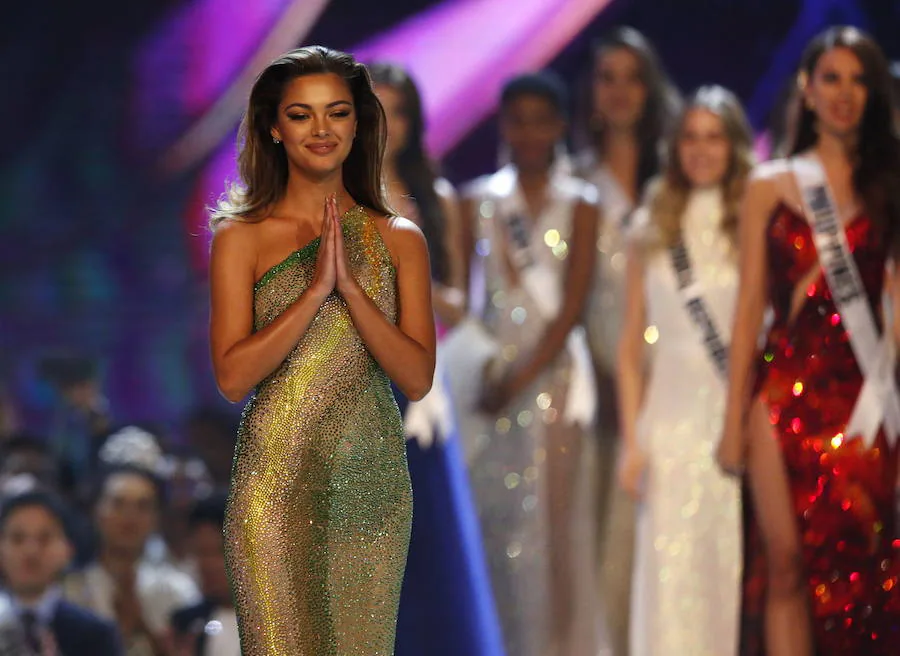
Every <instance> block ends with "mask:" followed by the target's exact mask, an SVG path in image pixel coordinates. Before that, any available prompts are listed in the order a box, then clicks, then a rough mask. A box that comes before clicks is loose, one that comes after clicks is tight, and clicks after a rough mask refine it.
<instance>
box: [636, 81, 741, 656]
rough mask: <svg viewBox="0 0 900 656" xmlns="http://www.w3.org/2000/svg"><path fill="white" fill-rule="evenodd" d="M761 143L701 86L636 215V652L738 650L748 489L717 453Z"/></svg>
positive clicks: (654, 655) (733, 104)
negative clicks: (739, 225)
mask: <svg viewBox="0 0 900 656" xmlns="http://www.w3.org/2000/svg"><path fill="white" fill-rule="evenodd" d="M750 143H751V142H750V131H749V127H748V126H747V121H746V118H745V117H744V114H743V111H742V110H741V107H740V104H739V103H738V101H737V99H736V98H735V97H734V96H733V95H732V94H731V93H730V92H728V91H726V90H724V89H722V88H721V87H706V88H703V89H701V90H699V91H698V92H697V94H696V95H695V96H694V97H693V98H692V99H691V101H690V103H689V104H688V109H687V111H686V112H685V114H684V116H683V118H682V120H681V121H680V124H679V126H678V129H677V130H676V134H675V136H674V137H673V141H672V144H671V147H670V159H669V161H670V164H669V166H668V168H667V170H666V171H665V173H664V176H663V178H662V180H661V181H660V182H659V183H658V184H657V185H656V186H655V188H654V189H652V190H651V191H650V193H649V200H648V203H647V205H646V206H645V207H642V208H641V209H640V210H638V211H637V212H636V214H635V217H634V221H633V228H632V233H631V236H630V237H631V238H630V240H629V247H628V263H627V273H626V288H627V294H626V298H627V299H628V301H627V306H626V310H625V324H624V326H623V337H622V345H621V349H620V359H619V388H620V393H619V398H620V405H621V411H620V417H621V421H622V435H623V440H624V445H623V453H622V462H621V463H620V470H619V477H620V482H621V484H622V486H623V487H624V488H625V489H626V490H628V491H629V492H631V493H632V494H634V495H635V496H636V497H637V498H638V499H639V503H638V512H637V536H636V552H635V571H634V580H633V588H632V599H631V630H630V645H631V651H630V654H631V655H632V656H659V655H660V654H690V656H732V655H733V654H736V650H737V639H738V617H739V610H740V575H741V540H742V535H741V524H740V520H741V511H740V490H739V486H738V483H737V482H736V481H735V480H734V479H731V478H728V477H726V476H724V475H723V474H721V473H720V470H719V469H718V467H717V466H716V464H715V461H714V452H715V447H716V444H717V442H718V439H719V435H720V434H721V429H722V421H723V418H724V408H725V397H726V384H725V378H724V371H725V370H726V368H727V344H728V342H729V337H730V328H731V322H732V315H733V311H734V306H735V301H736V295H737V283H738V274H737V249H736V241H735V236H736V221H737V218H736V217H737V206H738V203H739V201H740V195H741V193H742V191H743V188H744V182H745V180H746V176H747V173H748V172H749V170H750V167H751V165H752V162H751V154H750V153H751V151H750ZM679 245H680V246H682V247H683V248H682V249H680V248H679ZM681 254H684V255H686V260H685V258H682V257H680V255H681ZM685 261H687V262H688V263H689V264H688V265H687V266H686V265H684V264H682V265H681V266H679V262H681V263H684V262H685ZM689 308H690V311H689ZM647 356H649V357H647Z"/></svg>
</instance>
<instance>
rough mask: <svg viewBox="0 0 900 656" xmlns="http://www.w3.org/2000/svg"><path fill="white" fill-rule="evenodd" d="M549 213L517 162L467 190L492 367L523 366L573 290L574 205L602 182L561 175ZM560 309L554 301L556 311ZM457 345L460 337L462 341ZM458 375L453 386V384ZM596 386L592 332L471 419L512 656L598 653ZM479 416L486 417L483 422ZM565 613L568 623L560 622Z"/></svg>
mask: <svg viewBox="0 0 900 656" xmlns="http://www.w3.org/2000/svg"><path fill="white" fill-rule="evenodd" d="M550 185H551V187H550V190H549V191H550V193H549V195H548V201H547V204H546V206H545V207H544V209H543V211H542V212H541V215H540V216H537V217H529V216H528V215H527V214H528V212H527V207H526V206H525V205H524V202H523V200H522V197H521V193H520V191H519V188H518V182H517V178H516V173H515V169H514V168H512V167H506V168H504V169H502V170H501V171H499V172H497V173H496V174H494V175H492V176H486V177H485V178H481V179H479V180H477V181H475V182H474V183H472V184H471V185H470V186H469V189H468V191H467V195H468V197H469V198H471V199H472V200H473V201H474V204H475V206H476V208H478V210H479V211H478V217H477V224H476V226H475V229H476V230H475V231H476V238H477V246H476V251H477V256H478V257H477V258H476V263H475V266H474V271H473V279H474V280H475V281H476V282H475V283H474V284H473V291H472V303H471V305H472V307H473V312H474V317H473V320H474V321H478V322H480V324H481V325H482V326H483V327H484V330H485V331H486V332H487V333H488V334H489V335H491V336H492V339H494V340H496V346H497V350H498V353H497V358H496V360H494V365H495V366H500V367H508V366H514V365H515V363H516V362H517V361H518V360H520V359H521V358H527V357H528V355H529V353H530V352H531V351H532V350H533V349H534V348H535V347H536V345H537V343H538V340H540V339H541V338H542V336H543V334H544V331H545V330H546V328H547V325H548V324H549V322H550V321H552V319H553V316H554V313H555V312H558V308H559V307H560V306H561V301H562V298H563V295H564V293H565V286H564V285H565V282H564V278H565V272H566V270H567V267H568V262H567V259H568V248H569V247H568V241H569V240H570V239H571V236H572V235H571V231H572V215H573V211H574V208H575V206H576V204H577V202H578V201H579V200H580V199H582V198H586V197H589V196H590V195H592V194H593V193H595V192H594V190H593V188H592V187H590V186H589V185H587V184H586V183H584V182H583V181H581V180H578V179H576V178H574V177H571V176H569V175H567V174H565V173H564V172H562V171H557V172H556V173H555V174H554V175H553V176H552V179H551V183H550ZM516 215H519V216H520V217H521V218H522V219H523V224H522V225H523V227H524V228H525V230H526V232H525V235H524V237H523V238H524V239H527V241H528V245H527V250H528V251H529V253H530V256H531V258H532V259H533V261H534V263H533V264H532V265H530V266H531V269H530V272H531V274H535V275H529V274H528V273H522V275H521V276H520V279H519V280H518V281H515V280H511V279H510V277H509V276H508V275H507V272H506V271H507V268H506V265H505V264H504V260H505V255H504V253H505V252H511V249H512V248H513V247H512V244H511V242H510V240H511V235H510V234H509V228H508V226H507V224H506V219H505V218H504V217H510V216H516ZM554 308H556V309H554ZM458 346H459V345H458ZM462 347H463V348H461V349H458V351H457V354H456V355H453V356H452V357H450V358H449V359H450V362H449V363H448V364H449V365H450V374H451V388H452V389H453V390H456V394H457V396H458V395H460V394H463V393H465V390H464V389H463V388H465V387H467V386H472V385H473V383H475V384H476V386H477V382H476V381H477V379H478V378H480V371H472V370H469V371H465V368H466V365H465V363H464V361H465V360H466V358H465V353H463V352H462V351H463V350H464V349H465V348H469V349H477V348H478V347H477V345H476V343H475V342H474V341H470V342H469V343H468V344H464V345H462ZM453 379H455V380H456V381H458V382H456V383H454V382H453ZM595 405H596V389H595V387H594V382H593V375H592V372H591V365H590V352H589V350H588V346H587V340H586V337H585V334H584V330H583V328H581V327H580V326H576V328H575V329H574V330H573V332H572V333H571V334H570V338H569V343H568V344H567V346H566V347H565V348H564V349H563V350H562V352H561V353H560V354H559V356H558V357H557V358H556V359H555V361H554V362H553V363H551V364H550V365H549V366H548V367H547V368H546V369H545V370H544V372H542V373H541V375H540V376H539V377H538V379H537V380H535V381H534V383H533V384H532V385H531V386H530V388H529V389H528V390H526V391H525V392H523V393H522V394H520V395H519V396H518V397H517V398H515V399H513V400H512V402H511V403H510V404H509V406H508V407H506V408H505V409H503V410H502V411H501V412H500V413H499V414H497V415H495V416H486V415H483V414H480V413H478V412H477V411H473V412H472V413H471V414H472V416H473V420H472V421H466V422H462V426H461V427H462V429H463V430H464V431H465V432H466V434H465V435H464V440H465V441H466V442H467V448H466V452H467V456H468V457H467V460H468V466H469V477H470V481H471V485H472V491H473V495H474V498H475V504H476V506H477V510H478V515H479V520H480V526H481V532H482V537H483V540H484V548H485V553H486V556H487V560H488V566H489V570H490V577H491V585H492V588H493V593H494V598H495V601H496V605H497V611H498V614H499V616H500V621H501V625H502V630H503V638H504V643H505V649H506V653H507V654H509V655H510V656H512V655H513V654H515V656H596V655H597V654H598V652H599V648H600V645H599V641H600V639H601V627H600V614H599V609H598V607H597V603H596V599H595V595H596V585H595V583H594V574H595V571H596V570H595V562H596V560H595V559H596V556H595V555H594V546H593V537H594V536H593V520H594V517H595V513H596V511H595V510H594V507H593V500H594V498H593V493H592V484H593V479H594V469H593V466H594V453H593V443H592V440H591V439H590V437H589V436H590V435H591V432H592V427H593V415H594V406H595ZM476 418H477V420H476ZM560 615H564V616H565V617H564V620H563V625H564V627H563V626H561V625H560V624H559V622H556V623H555V622H554V621H553V620H554V618H555V617H556V618H559V617H560Z"/></svg>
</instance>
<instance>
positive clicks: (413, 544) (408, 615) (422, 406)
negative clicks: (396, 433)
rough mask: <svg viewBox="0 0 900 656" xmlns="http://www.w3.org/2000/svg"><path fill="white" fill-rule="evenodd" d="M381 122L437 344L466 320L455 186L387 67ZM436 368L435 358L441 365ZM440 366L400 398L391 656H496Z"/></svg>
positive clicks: (388, 179) (380, 71)
mask: <svg viewBox="0 0 900 656" xmlns="http://www.w3.org/2000/svg"><path fill="white" fill-rule="evenodd" d="M369 71H370V72H371V74H372V82H373V83H374V85H375V93H376V94H377V95H378V98H379V100H381V104H382V106H383V107H384V113H385V116H386V117H387V128H388V139H387V148H386V150H385V157H384V176H385V184H386V185H387V189H388V199H389V200H390V204H391V206H392V207H394V208H395V209H397V210H398V211H399V212H401V213H402V214H403V215H404V216H406V217H408V218H409V219H410V220H412V221H414V222H415V223H416V224H417V225H418V226H419V227H420V228H421V230H422V233H423V234H424V235H425V239H426V241H427V242H428V251H429V254H430V256H431V278H432V299H433V302H434V310H435V315H436V321H435V323H436V326H437V332H438V344H439V346H438V353H440V350H441V348H442V347H441V345H440V342H441V340H442V339H443V338H444V336H446V334H447V330H448V329H449V328H451V327H452V326H454V325H456V324H457V323H458V322H459V320H460V318H461V315H462V310H463V302H464V300H465V299H464V296H463V294H462V292H461V291H460V290H461V288H462V285H463V283H462V278H463V276H464V274H463V271H462V269H463V268H464V266H465V263H464V262H463V258H462V256H461V254H460V249H461V246H462V244H461V243H460V239H459V235H458V231H459V227H460V215H459V204H458V202H457V199H456V192H455V191H454V189H453V187H452V185H451V184H450V183H449V182H448V181H447V180H445V179H443V178H437V177H436V175H435V170H434V166H433V164H432V163H431V161H430V160H429V158H428V156H427V154H426V152H425V125H424V116H423V112H422V101H421V98H420V97H419V92H418V90H417V88H416V85H415V83H414V81H413V80H412V78H411V77H410V75H409V74H408V73H407V72H406V71H405V70H404V69H402V68H400V67H399V66H396V65H393V64H388V63H378V62H375V63H372V64H370V65H369ZM438 361H439V362H441V357H440V356H439V357H438ZM443 377H444V371H443V367H442V366H441V365H439V366H438V367H437V369H436V371H435V383H434V386H433V387H432V389H431V391H430V392H429V393H428V395H427V396H426V397H425V398H424V399H422V400H421V401H418V402H415V403H409V402H407V400H406V399H405V398H403V396H402V394H398V403H399V405H400V409H401V412H402V413H403V416H404V417H403V418H404V428H405V430H406V433H407V442H406V456H407V459H408V460H409V476H410V480H411V482H412V488H413V525H412V534H411V536H410V542H409V555H408V557H407V561H406V573H405V574H404V577H403V591H402V593H401V595H400V612H399V615H398V617H397V646H396V653H397V656H421V655H422V654H428V656H458V655H459V654H465V655H466V656H498V655H499V654H502V651H503V646H502V644H501V640H500V629H499V625H498V622H497V615H496V612H495V610H494V603H493V601H494V600H493V598H492V597H491V589H490V582H489V581H488V577H487V566H486V563H485V559H484V553H483V549H482V545H481V534H480V532H479V530H478V518H477V516H476V514H475V507H474V503H473V501H472V495H471V492H470V489H469V480H468V476H467V474H466V469H465V461H464V459H463V456H462V449H461V444H460V436H459V434H458V432H457V431H456V428H455V425H454V424H455V423H456V422H455V421H454V417H453V406H452V400H451V399H450V398H449V394H448V390H447V386H446V385H445V383H444V379H443Z"/></svg>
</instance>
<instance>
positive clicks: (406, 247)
mask: <svg viewBox="0 0 900 656" xmlns="http://www.w3.org/2000/svg"><path fill="white" fill-rule="evenodd" d="M369 216H370V217H372V222H373V223H374V224H375V226H376V227H377V228H378V232H379V233H380V234H381V239H382V240H383V241H384V244H385V246H387V248H388V250H389V251H390V252H391V259H392V260H393V261H394V264H395V265H396V264H397V263H398V262H399V261H400V260H401V259H403V258H405V257H409V256H410V255H415V254H417V253H422V252H425V253H427V252H428V247H427V245H426V242H425V235H424V234H423V233H422V230H421V229H420V228H419V226H417V225H416V224H415V223H413V222H412V221H410V220H409V219H407V218H405V217H402V216H388V215H386V214H381V213H380V212H375V211H374V210H370V211H369Z"/></svg>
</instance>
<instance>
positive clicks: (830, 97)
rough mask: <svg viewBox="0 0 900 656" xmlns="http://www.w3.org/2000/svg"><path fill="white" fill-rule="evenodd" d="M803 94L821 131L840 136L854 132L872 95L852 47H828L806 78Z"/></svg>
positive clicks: (843, 136) (860, 63) (846, 135)
mask: <svg viewBox="0 0 900 656" xmlns="http://www.w3.org/2000/svg"><path fill="white" fill-rule="evenodd" d="M803 95H804V101H805V102H806V105H807V107H809V108H810V109H812V111H814V112H815V114H816V118H817V119H818V129H819V130H820V132H826V133H828V134H831V135H834V136H836V137H839V138H846V137H848V136H851V135H853V134H854V133H855V132H856V131H857V130H858V129H859V125H860V123H861V122H862V117H863V113H864V112H865V109H866V101H867V100H868V95H869V92H868V88H867V87H866V82H865V71H864V69H863V65H862V62H861V61H860V60H859V58H858V57H857V56H856V55H855V54H854V53H853V51H852V50H850V49H849V48H844V47H837V48H832V49H830V50H826V51H825V52H824V53H822V56H821V57H819V61H818V62H816V66H815V68H814V69H813V71H812V75H810V76H809V78H808V79H807V80H806V84H805V85H804V89H803Z"/></svg>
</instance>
